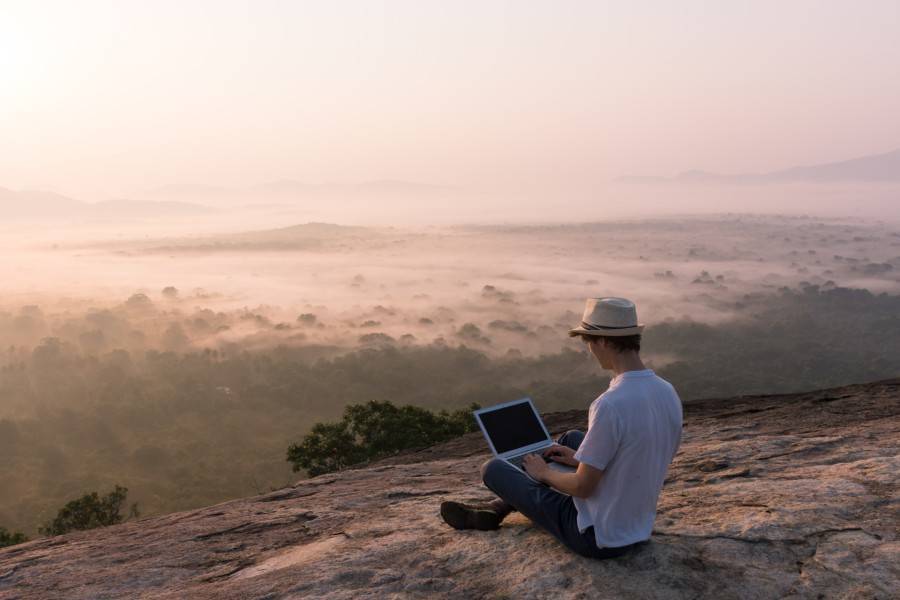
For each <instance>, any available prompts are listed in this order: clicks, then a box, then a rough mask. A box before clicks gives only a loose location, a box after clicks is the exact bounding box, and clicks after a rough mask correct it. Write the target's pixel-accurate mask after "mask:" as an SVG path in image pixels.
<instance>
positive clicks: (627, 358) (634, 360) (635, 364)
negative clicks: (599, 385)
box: [612, 352, 647, 377]
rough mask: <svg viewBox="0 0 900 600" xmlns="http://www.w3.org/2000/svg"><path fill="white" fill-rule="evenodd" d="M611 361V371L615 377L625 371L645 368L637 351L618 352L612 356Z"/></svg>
mask: <svg viewBox="0 0 900 600" xmlns="http://www.w3.org/2000/svg"><path fill="white" fill-rule="evenodd" d="M612 363H613V364H612V371H613V373H615V374H616V377H618V376H619V375H621V374H622V373H625V372H627V371H643V370H644V369H646V368H647V367H645V366H644V362H643V361H642V360H641V357H640V355H638V353H637V352H626V353H624V354H619V355H618V356H616V357H615V358H613V360H612Z"/></svg>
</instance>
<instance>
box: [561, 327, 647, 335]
mask: <svg viewBox="0 0 900 600" xmlns="http://www.w3.org/2000/svg"><path fill="white" fill-rule="evenodd" d="M643 330H644V326H643V325H640V324H638V325H635V326H634V327H626V328H622V329H585V328H583V327H576V328H575V329H570V330H569V337H575V336H576V335H592V336H603V337H620V336H623V335H639V334H640V333H641V332H642V331H643Z"/></svg>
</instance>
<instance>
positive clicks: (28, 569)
mask: <svg viewBox="0 0 900 600" xmlns="http://www.w3.org/2000/svg"><path fill="white" fill-rule="evenodd" d="M585 419H586V415H585V413H584V412H582V411H569V412H565V413H555V414H551V415H547V418H546V420H547V422H548V426H549V427H550V428H551V430H553V431H554V432H556V433H559V432H562V431H565V430H566V429H572V428H584V426H585ZM898 448H900V379H895V380H889V381H882V382H876V383H871V384H864V385H854V386H846V387H843V388H839V389H832V390H823V391H817V392H810V393H804V394H789V395H779V396H756V397H740V398H731V399H720V400H704V401H699V402H691V403H687V404H686V405H685V430H684V441H683V444H682V448H681V450H680V451H679V454H678V456H677V457H676V460H675V462H674V464H673V466H672V468H671V470H670V474H669V477H668V479H667V482H666V485H665V487H664V489H663V493H662V495H661V497H660V502H659V514H658V517H657V521H656V527H655V530H654V535H653V537H652V539H651V540H650V542H648V543H646V544H643V545H642V546H640V547H639V548H638V549H636V550H635V551H633V552H631V553H629V554H627V555H625V556H623V557H621V558H617V559H612V560H606V561H591V560H589V559H585V558H581V557H579V556H576V555H574V554H571V553H570V552H568V551H567V550H566V549H565V548H563V547H562V546H561V545H560V544H559V543H557V542H556V541H555V540H554V539H553V538H551V537H550V536H549V535H547V534H546V533H544V532H542V531H540V530H538V529H536V528H535V527H533V526H532V524H531V523H530V522H529V521H528V520H527V519H526V518H524V517H522V516H521V515H518V514H516V513H514V514H513V515H511V516H510V517H509V518H508V519H507V520H506V521H505V522H504V524H503V526H502V527H501V528H500V530H498V531H488V532H481V531H456V530H453V529H451V528H450V527H448V526H446V525H445V524H444V523H443V522H442V521H441V519H440V517H439V515H438V506H439V504H440V502H441V500H443V499H448V498H449V499H456V500H462V501H476V502H477V501H482V500H487V499H489V498H490V497H491V494H490V492H488V491H487V490H486V489H485V488H484V487H483V486H482V485H481V483H480V481H479V469H478V467H479V465H480V463H481V462H482V461H483V460H485V458H487V454H486V452H485V446H484V442H483V440H482V439H481V436H480V434H469V435H466V436H463V437H461V438H459V439H456V440H453V441H451V442H448V443H446V444H443V445H440V446H435V447H433V448H428V449H426V450H422V451H419V452H410V453H406V454H403V455H398V456H395V457H392V458H390V459H387V460H383V461H380V462H378V463H374V464H371V465H367V466H364V467H361V468H356V469H352V470H347V471H344V472H341V473H338V474H331V475H327V476H321V477H317V478H313V479H309V480H305V481H301V482H299V483H297V484H296V485H295V486H293V487H290V488H286V489H283V490H278V491H276V492H272V493H269V494H265V495H261V496H257V497H254V498H245V499H241V500H234V501H230V502H225V503H222V504H219V505H216V506H211V507H208V508H204V509H200V510H193V511H186V512H181V513H175V514H170V515H165V516H158V517H151V518H146V519H142V520H139V521H135V522H129V523H125V524H122V525H117V526H114V527H108V528H105V529H99V530H93V531H86V532H79V533H73V534H69V535H65V536H59V537H54V538H46V539H39V540H35V541H32V542H28V543H25V544H20V545H18V546H13V547H10V548H6V549H4V550H0V598H3V599H7V598H42V599H44V598H66V599H80V598H84V599H88V598H90V599H95V598H171V599H175V598H178V599H181V598H200V599H203V598H257V599H263V598H265V599H270V600H274V599H281V598H335V599H342V598H347V599H349V598H354V599H356V598H379V599H381V598H470V597H471V598H543V597H547V596H554V597H557V598H624V599H628V598H641V599H644V598H659V599H666V600H669V599H680V598H685V599H686V598H711V599H712V598H714V599H717V600H719V599H729V598H735V599H751V598H822V597H824V598H889V597H896V594H897V591H898V590H900V538H898V534H900V494H898V479H900V453H898Z"/></svg>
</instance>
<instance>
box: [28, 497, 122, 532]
mask: <svg viewBox="0 0 900 600" xmlns="http://www.w3.org/2000/svg"><path fill="white" fill-rule="evenodd" d="M127 497H128V488H126V487H122V486H119V485H117V486H116V487H115V489H114V490H113V491H111V492H110V493H108V494H106V495H105V496H103V497H100V496H99V495H98V494H97V492H91V493H90V494H85V495H84V496H82V497H81V498H78V499H77V500H72V501H71V502H69V503H68V504H66V505H65V506H63V507H62V508H61V509H59V512H58V513H57V515H56V518H54V519H53V520H52V521H50V522H48V523H47V524H45V525H44V526H43V527H41V528H40V532H41V533H42V534H44V535H62V534H64V533H68V532H70V531H75V530H82V529H94V528H96V527H106V526H107V525H115V524H117V523H121V522H122V521H123V516H122V506H123V505H124V504H125V499H126V498H127ZM137 516H138V509H137V504H132V505H131V510H130V511H129V513H128V518H129V519H130V518H132V517H137Z"/></svg>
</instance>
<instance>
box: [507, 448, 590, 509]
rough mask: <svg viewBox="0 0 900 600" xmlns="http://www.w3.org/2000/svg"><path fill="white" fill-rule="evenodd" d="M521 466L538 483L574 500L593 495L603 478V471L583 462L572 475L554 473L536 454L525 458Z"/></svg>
mask: <svg viewBox="0 0 900 600" xmlns="http://www.w3.org/2000/svg"><path fill="white" fill-rule="evenodd" d="M522 466H523V467H525V471H526V472H527V473H528V474H529V475H531V476H532V477H534V478H535V479H537V480H538V481H540V482H542V483H546V484H547V485H549V486H551V487H554V488H556V489H557V490H559V491H560V492H562V493H564V494H569V495H570V496H574V497H575V498H587V497H588V496H590V495H591V494H593V493H594V489H595V488H596V487H597V484H599V483H600V479H601V478H602V477H603V471H601V470H600V469H597V468H594V467H592V466H591V465H589V464H587V463H584V462H581V463H578V469H577V470H576V471H575V472H574V473H565V472H563V471H556V470H554V469H551V468H550V467H549V465H547V463H545V462H544V459H542V458H540V457H539V456H538V455H536V454H529V455H528V456H526V457H525V460H523V461H522Z"/></svg>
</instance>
